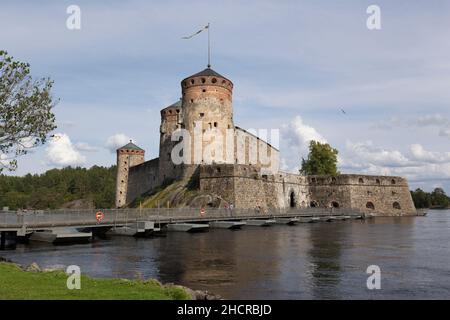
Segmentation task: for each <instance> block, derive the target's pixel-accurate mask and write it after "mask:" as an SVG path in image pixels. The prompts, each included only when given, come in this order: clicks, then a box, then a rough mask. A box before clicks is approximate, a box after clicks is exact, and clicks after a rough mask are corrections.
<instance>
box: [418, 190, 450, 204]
mask: <svg viewBox="0 0 450 320" xmlns="http://www.w3.org/2000/svg"><path fill="white" fill-rule="evenodd" d="M411 196H412V198H413V201H414V205H415V206H416V208H418V209H421V208H440V209H444V208H449V207H450V198H449V197H448V196H447V195H446V194H445V191H444V190H443V189H442V188H435V189H434V190H433V191H432V192H425V191H423V190H422V189H420V188H418V189H416V190H414V191H411Z"/></svg>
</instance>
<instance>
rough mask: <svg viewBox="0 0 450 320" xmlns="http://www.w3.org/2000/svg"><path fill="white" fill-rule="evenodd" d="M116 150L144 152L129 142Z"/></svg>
mask: <svg viewBox="0 0 450 320" xmlns="http://www.w3.org/2000/svg"><path fill="white" fill-rule="evenodd" d="M117 150H137V151H144V150H143V149H141V148H139V147H138V146H137V145H135V144H134V143H133V142H132V141H131V140H130V142H128V143H127V144H126V145H124V146H123V147H120V148H119V149H117Z"/></svg>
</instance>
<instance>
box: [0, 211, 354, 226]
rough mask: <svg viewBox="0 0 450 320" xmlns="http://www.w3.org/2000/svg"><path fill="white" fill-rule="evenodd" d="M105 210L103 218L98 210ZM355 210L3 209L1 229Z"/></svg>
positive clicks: (200, 219) (311, 214)
mask: <svg viewBox="0 0 450 320" xmlns="http://www.w3.org/2000/svg"><path fill="white" fill-rule="evenodd" d="M98 211H101V212H102V214H103V218H102V219H101V220H100V221H99V220H97V218H96V213H97V212H98ZM361 214H362V213H361V212H359V211H357V210H353V209H343V208H298V209H297V208H296V209H270V210H267V209H232V210H231V209H224V208H205V209H203V210H201V209H195V208H163V209H161V208H159V209H157V208H155V209H150V208H146V209H100V210H98V209H80V210H77V209H59V210H32V211H17V212H15V211H0V228H8V227H9V228H17V229H18V228H22V227H25V228H26V227H32V228H38V227H58V226H92V225H117V224H119V225H123V224H127V223H131V222H134V221H138V220H151V221H155V222H158V221H161V222H171V221H173V222H176V221H189V220H190V221H202V220H204V221H210V220H219V219H224V218H227V219H233V218H236V219H245V218H258V217H261V218H266V217H282V216H305V217H307V216H311V217H320V216H329V215H333V216H339V215H361Z"/></svg>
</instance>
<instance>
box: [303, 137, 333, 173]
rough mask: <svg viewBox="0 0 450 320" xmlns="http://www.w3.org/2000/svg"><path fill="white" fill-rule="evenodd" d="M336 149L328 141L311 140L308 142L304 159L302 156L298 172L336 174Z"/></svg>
mask: <svg viewBox="0 0 450 320" xmlns="http://www.w3.org/2000/svg"><path fill="white" fill-rule="evenodd" d="M337 155H338V151H337V150H336V149H334V148H332V147H331V146H330V145H329V144H328V143H320V142H318V141H314V140H312V141H311V142H310V143H309V154H308V158H307V159H306V160H305V159H304V158H302V166H301V169H300V173H301V174H303V175H333V176H335V175H338V174H339V171H338V170H337Z"/></svg>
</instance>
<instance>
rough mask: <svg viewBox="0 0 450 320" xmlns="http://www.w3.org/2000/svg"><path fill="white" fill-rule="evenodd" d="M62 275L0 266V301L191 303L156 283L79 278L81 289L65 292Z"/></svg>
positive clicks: (176, 289)
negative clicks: (157, 301)
mask: <svg viewBox="0 0 450 320" xmlns="http://www.w3.org/2000/svg"><path fill="white" fill-rule="evenodd" d="M67 278H68V275H67V274H66V273H65V272H64V271H61V270H59V271H37V272H36V271H35V272H32V271H25V270H24V269H23V268H21V267H20V266H19V265H17V264H15V263H11V262H0V300H190V299H192V296H191V295H190V294H189V293H188V292H187V291H186V288H183V287H181V286H173V285H170V286H163V285H162V284H161V283H159V282H158V281H157V280H153V279H150V280H146V281H140V280H126V279H94V278H91V277H89V276H86V275H83V274H82V275H81V289H79V290H69V289H67V285H66V282H67Z"/></svg>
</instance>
